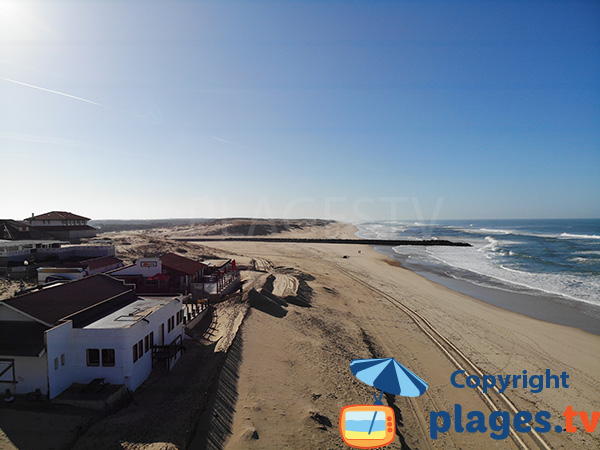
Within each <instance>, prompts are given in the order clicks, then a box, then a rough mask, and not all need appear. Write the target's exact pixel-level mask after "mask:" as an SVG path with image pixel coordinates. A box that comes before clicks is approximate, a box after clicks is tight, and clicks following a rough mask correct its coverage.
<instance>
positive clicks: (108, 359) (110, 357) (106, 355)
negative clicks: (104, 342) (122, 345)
mask: <svg viewBox="0 0 600 450" xmlns="http://www.w3.org/2000/svg"><path fill="white" fill-rule="evenodd" d="M102 365H103V366H105V367H112V366H114V365H115V350H114V349H112V348H103V349H102Z"/></svg>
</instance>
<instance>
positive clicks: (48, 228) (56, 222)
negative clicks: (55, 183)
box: [24, 211, 98, 242]
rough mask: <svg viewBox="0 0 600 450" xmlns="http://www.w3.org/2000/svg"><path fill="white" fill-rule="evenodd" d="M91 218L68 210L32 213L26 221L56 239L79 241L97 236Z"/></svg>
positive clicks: (32, 227) (31, 226)
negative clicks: (89, 223)
mask: <svg viewBox="0 0 600 450" xmlns="http://www.w3.org/2000/svg"><path fill="white" fill-rule="evenodd" d="M90 220H91V219H89V218H88V217H83V216H79V215H77V214H73V213H70V212H66V211H50V212H47V213H44V214H40V215H38V216H35V215H33V214H32V215H31V217H28V218H27V219H24V221H26V222H27V223H28V224H29V226H30V228H31V229H36V230H38V231H41V232H44V233H47V234H49V235H51V236H53V237H54V238H55V239H62V240H65V241H69V242H79V241H80V240H81V239H82V238H90V237H94V236H96V233H97V231H98V230H96V228H94V227H91V226H89V225H88V222H89V221H90Z"/></svg>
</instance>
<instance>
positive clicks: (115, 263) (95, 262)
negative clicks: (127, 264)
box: [80, 256, 124, 275]
mask: <svg viewBox="0 0 600 450" xmlns="http://www.w3.org/2000/svg"><path fill="white" fill-rule="evenodd" d="M80 264H81V266H82V267H83V268H85V270H86V271H87V273H88V275H95V274H97V273H106V272H110V271H111V270H114V269H118V268H119V267H123V265H124V264H123V261H121V260H120V259H119V258H115V257H114V256H103V257H100V258H93V259H87V260H85V261H81V262H80Z"/></svg>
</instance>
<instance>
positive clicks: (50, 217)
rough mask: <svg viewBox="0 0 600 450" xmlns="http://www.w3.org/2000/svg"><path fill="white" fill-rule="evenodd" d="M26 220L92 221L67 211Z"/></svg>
mask: <svg viewBox="0 0 600 450" xmlns="http://www.w3.org/2000/svg"><path fill="white" fill-rule="evenodd" d="M25 220H91V219H90V218H88V217H83V216H78V215H77V214H73V213H70V212H66V211H50V212H47V213H45V214H40V215H39V216H34V217H28V218H26V219H25Z"/></svg>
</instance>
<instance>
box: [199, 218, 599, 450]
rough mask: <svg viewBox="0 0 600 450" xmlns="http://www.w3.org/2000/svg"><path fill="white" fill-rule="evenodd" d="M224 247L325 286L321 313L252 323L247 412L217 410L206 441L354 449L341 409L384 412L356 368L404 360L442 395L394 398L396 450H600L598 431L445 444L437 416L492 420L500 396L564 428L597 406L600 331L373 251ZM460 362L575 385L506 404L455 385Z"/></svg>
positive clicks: (238, 390) (519, 392) (452, 438)
mask: <svg viewBox="0 0 600 450" xmlns="http://www.w3.org/2000/svg"><path fill="white" fill-rule="evenodd" d="M354 231H355V230H354V228H353V227H351V226H346V227H344V228H340V227H339V225H338V226H337V228H336V230H335V234H336V235H337V236H341V237H351V236H353V235H354ZM211 246H212V247H215V248H218V249H220V250H222V251H225V252H227V253H228V254H230V255H231V256H232V257H236V258H241V256H240V255H252V256H253V257H254V258H262V259H264V260H266V261H268V262H269V264H267V265H266V266H267V267H270V269H269V271H270V272H272V273H273V274H274V275H275V276H276V277H280V276H284V277H285V276H288V273H289V271H290V270H293V271H298V272H299V273H304V274H310V275H311V276H312V277H314V279H312V280H311V281H309V282H308V285H309V286H310V287H311V289H312V298H311V300H310V302H311V307H310V308H302V307H299V306H296V305H293V304H288V306H287V307H286V309H287V314H286V315H285V316H284V317H276V316H274V315H273V314H268V313H265V312H262V311H260V310H256V309H254V308H253V309H252V310H251V313H250V314H249V316H248V317H247V319H246V321H245V322H244V324H243V326H242V341H243V350H242V352H241V361H240V362H239V364H238V365H237V377H238V378H237V385H235V386H233V387H232V386H229V389H230V390H233V391H235V395H233V396H231V395H230V396H228V398H233V399H235V401H233V400H232V402H231V403H232V404H231V405H229V406H230V408H231V410H232V411H234V412H233V413H232V420H231V424H230V426H228V427H227V426H223V425H224V424H222V423H219V419H218V417H217V416H214V415H212V416H211V415H210V414H207V415H206V416H207V417H208V418H207V417H205V420H208V422H209V424H208V425H206V426H205V428H204V429H203V430H204V431H203V433H205V434H206V433H209V434H210V433H211V430H220V431H221V433H222V434H223V435H222V436H221V437H220V439H216V440H214V443H219V442H220V443H222V444H223V445H224V447H225V448H230V449H243V448H307V449H308V448H338V447H339V448H343V447H345V445H344V444H343V443H342V442H341V439H340V437H339V432H338V429H337V421H338V417H339V411H340V409H341V408H342V407H343V406H344V405H347V404H357V403H371V400H372V392H373V389H372V388H371V387H369V386H366V385H364V384H362V383H361V382H359V381H357V380H356V378H355V377H354V376H353V375H352V373H351V372H350V370H349V363H350V361H351V360H353V359H358V358H370V357H391V356H394V357H395V358H396V359H397V360H398V361H400V362H401V363H403V364H405V365H406V366H407V367H409V368H410V369H411V370H413V371H414V372H415V373H416V374H418V375H419V376H420V377H421V378H423V379H424V380H426V381H427V382H428V383H429V389H428V391H427V392H426V393H425V394H424V395H423V396H421V397H418V398H414V399H410V398H403V397H399V396H396V397H395V398H392V397H393V396H389V397H388V403H389V402H390V401H393V402H394V404H395V406H396V407H397V408H398V410H399V414H398V415H399V416H400V417H399V420H398V432H399V436H400V438H399V439H398V440H396V441H395V443H394V444H393V445H392V446H390V448H402V446H401V442H404V445H405V447H404V448H436V449H438V448H439V449H442V448H444V449H448V448H452V449H479V448H519V445H522V444H524V445H526V446H527V447H529V448H536V447H539V446H543V445H544V443H547V444H546V445H548V447H549V448H580V449H590V448H598V445H599V443H600V440H599V433H598V431H596V432H595V433H594V434H588V433H585V432H582V431H581V430H579V431H578V432H576V433H573V434H570V433H565V432H563V433H560V434H559V433H555V432H554V431H551V432H549V433H540V434H538V436H540V437H541V438H542V439H543V442H544V443H542V442H540V441H539V440H537V439H536V438H533V439H532V438H531V435H530V434H521V433H519V434H518V437H519V438H520V439H521V440H522V444H517V443H516V442H515V440H513V439H512V438H508V439H506V440H500V441H496V440H493V439H491V438H490V436H489V433H490V432H491V430H489V429H488V431H487V433H468V432H463V433H457V432H455V431H454V430H453V427H451V429H450V431H449V432H447V433H442V434H440V435H439V436H438V439H437V440H432V439H430V436H429V430H430V424H429V419H430V416H429V412H430V411H448V412H450V414H451V416H454V405H455V404H460V405H462V408H463V411H465V414H466V412H467V411H474V410H477V411H482V412H484V414H485V415H486V416H489V414H490V412H491V408H494V406H491V405H490V404H488V403H487V402H488V400H489V401H491V402H492V403H493V404H494V405H495V407H496V408H498V409H499V410H501V411H505V410H510V409H509V406H507V405H508V404H507V403H506V401H508V402H510V403H512V404H513V405H514V406H515V407H516V409H517V410H523V411H531V412H532V413H533V414H535V413H536V412H538V411H542V410H545V411H549V412H550V413H551V414H552V418H551V419H550V422H551V424H552V428H553V430H554V426H555V425H559V424H560V425H563V426H564V418H563V417H562V412H563V411H564V410H565V408H566V406H567V405H572V406H573V408H574V409H575V410H583V411H588V412H590V413H591V411H593V410H595V409H596V410H597V405H598V403H599V400H600V389H599V387H600V385H599V382H598V374H599V373H600V359H599V358H598V348H600V345H599V344H600V337H599V336H596V335H592V334H590V333H587V332H584V331H581V330H579V329H576V328H570V327H565V326H561V325H556V324H551V323H548V322H543V321H540V320H536V319H533V318H530V317H526V316H523V315H520V314H516V313H513V312H510V311H507V310H504V309H501V308H498V307H496V306H493V305H490V304H487V303H484V302H482V301H479V300H476V299H473V298H471V297H468V296H466V295H463V294H460V293H456V292H454V291H451V290H449V289H447V288H445V287H443V286H440V285H438V284H435V283H433V282H430V281H428V280H426V279H425V278H423V277H421V276H419V275H417V274H415V273H413V272H410V271H407V270H404V269H402V268H400V267H398V265H397V264H395V263H394V262H393V261H392V260H391V259H389V258H388V257H386V256H384V255H382V254H380V253H377V252H375V251H374V250H372V249H371V248H369V247H366V246H361V247H355V246H343V245H341V246H340V245H327V244H324V245H319V244H302V245H298V244H286V245H281V244H265V243H260V244H258V243H256V244H255V243H252V242H245V243H240V242H236V243H226V242H218V243H217V242H215V243H212V244H211ZM344 255H346V256H349V257H348V258H343V256H344ZM245 257H246V256H245ZM399 306H405V307H408V308H410V310H411V311H414V312H416V313H418V314H419V316H420V317H422V318H425V319H426V320H427V321H428V322H429V324H430V325H431V327H423V325H422V323H420V322H421V319H417V321H415V320H414V318H412V317H410V316H409V315H407V314H406V313H405V312H404V311H403V310H402V309H401V307H399ZM432 330H435V331H436V332H438V333H439V335H440V336H443V337H444V338H445V339H447V340H448V341H449V342H450V343H451V344H452V345H453V346H455V347H456V348H457V349H459V350H460V352H461V353H462V354H464V356H465V357H466V358H468V362H469V363H471V364H473V366H472V367H467V366H466V364H467V363H466V362H465V361H464V360H462V359H461V358H459V357H458V356H456V353H455V352H454V351H448V350H447V347H448V346H447V344H445V345H444V346H445V347H446V350H444V349H443V348H441V347H438V346H437V345H436V344H435V342H434V340H433V339H432V338H431V337H430V335H431V334H432ZM437 339H438V340H439V336H438V337H437ZM457 366H462V367H464V368H465V369H467V372H468V373H470V374H473V373H477V370H480V371H481V372H482V373H485V374H493V375H509V374H510V375H521V374H523V371H524V370H526V371H527V373H528V374H529V375H534V374H545V373H546V370H547V369H550V370H551V372H552V373H553V374H561V373H562V372H566V373H567V374H568V375H569V381H570V384H569V388H558V389H555V388H549V389H544V390H542V391H541V392H539V393H532V392H531V391H530V390H529V389H525V388H523V387H522V385H519V387H518V388H516V389H513V388H508V389H507V390H506V391H505V392H504V394H505V396H506V401H504V400H503V399H499V398H498V396H497V395H496V396H493V395H491V396H490V398H489V399H487V398H484V397H483V396H482V395H480V393H478V391H477V390H474V389H467V388H463V389H458V388H456V387H454V386H452V385H451V383H450V376H451V374H452V373H453V372H454V371H455V370H457ZM322 416H324V417H327V418H328V419H329V420H330V421H331V424H332V426H331V427H329V426H323V425H322V421H319V420H315V417H322ZM463 420H464V421H466V420H467V419H465V418H463ZM210 422H213V423H212V424H211V423H210ZM214 422H216V423H214ZM463 423H464V422H463ZM211 425H212V428H211ZM580 428H581V427H580ZM206 430H208V431H206ZM224 430H225V432H224ZM251 430H256V432H257V434H258V437H259V439H258V440H256V439H252V438H251V437H249V436H251V435H252V433H251V432H250V431H251ZM252 432H253V431H252ZM194 442H195V443H197V445H196V446H194V445H192V446H191V447H190V448H204V446H205V445H206V442H205V441H202V439H201V438H200V437H199V436H197V439H196V440H195V441H194ZM211 442H213V441H211V440H209V441H208V443H209V444H210V443H211ZM201 443H202V445H201ZM208 448H219V445H216V444H215V445H213V446H211V445H208ZM542 448H543V447H542Z"/></svg>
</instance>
